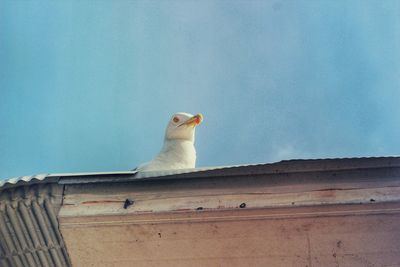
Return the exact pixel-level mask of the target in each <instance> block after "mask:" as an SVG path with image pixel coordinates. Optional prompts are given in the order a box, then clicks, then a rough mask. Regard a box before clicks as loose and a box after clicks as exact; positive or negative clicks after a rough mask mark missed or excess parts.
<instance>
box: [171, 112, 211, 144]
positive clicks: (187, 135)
mask: <svg viewBox="0 0 400 267" xmlns="http://www.w3.org/2000/svg"><path fill="white" fill-rule="evenodd" d="M202 121H203V115H201V114H197V115H192V114H189V113H184V112H178V113H176V114H174V115H173V116H172V117H171V119H170V120H169V122H168V125H167V130H166V132H165V139H167V140H174V139H183V140H188V141H192V142H194V133H195V128H196V126H197V125H199V124H200V123H201V122H202Z"/></svg>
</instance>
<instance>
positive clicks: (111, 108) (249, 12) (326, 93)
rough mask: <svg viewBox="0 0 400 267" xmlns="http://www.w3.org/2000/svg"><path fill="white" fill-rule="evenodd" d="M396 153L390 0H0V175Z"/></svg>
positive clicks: (397, 105) (395, 8)
mask: <svg viewBox="0 0 400 267" xmlns="http://www.w3.org/2000/svg"><path fill="white" fill-rule="evenodd" d="M177 111H186V112H190V113H198V112H201V113H203V114H204V117H205V119H204V123H203V124H202V125H200V126H199V128H198V129H197V140H196V145H197V155H198V161H197V163H198V164H197V165H198V166H213V165H231V164H245V163H261V162H273V161H279V160H282V159H292V158H327V157H358V156H384V155H399V154H400V153H399V151H400V117H399V115H400V1H397V0H396V1H389V0H386V1H366V0H362V1H272V0H271V1H205V0H202V1H186V0H185V1H122V0H118V1H5V0H2V1H0V127H1V129H0V178H6V177H13V176H20V175H31V174H36V173H54V172H78V171H115V170H128V169H132V168H134V167H136V166H137V165H138V164H140V163H142V162H145V161H148V160H150V159H151V158H152V157H153V156H154V155H155V154H156V153H157V152H158V151H159V149H160V147H161V144H162V141H163V136H164V129H165V126H166V123H167V121H168V119H169V118H170V116H171V115H172V114H173V113H174V112H177Z"/></svg>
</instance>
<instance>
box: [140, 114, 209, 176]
mask: <svg viewBox="0 0 400 267" xmlns="http://www.w3.org/2000/svg"><path fill="white" fill-rule="evenodd" d="M202 121H203V115H201V114H197V115H192V114H189V113H184V112H178V113H176V114H174V115H173V116H172V117H171V119H170V121H169V122H168V125H167V129H166V131H165V137H164V145H163V147H162V149H161V151H160V153H158V155H157V156H156V157H155V158H154V159H153V160H152V161H150V162H147V163H144V164H142V165H140V166H139V167H137V169H136V170H137V171H161V170H173V169H191V168H194V167H195V166H196V149H195V147H194V139H195V129H196V126H197V125H199V124H200V123H201V122H202Z"/></svg>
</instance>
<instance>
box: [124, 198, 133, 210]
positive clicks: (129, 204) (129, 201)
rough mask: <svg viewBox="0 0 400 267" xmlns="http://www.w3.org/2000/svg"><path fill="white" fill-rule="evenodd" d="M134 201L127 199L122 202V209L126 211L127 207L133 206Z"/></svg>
mask: <svg viewBox="0 0 400 267" xmlns="http://www.w3.org/2000/svg"><path fill="white" fill-rule="evenodd" d="M134 202H135V201H133V200H132V199H129V198H127V199H126V200H125V202H124V209H127V208H128V207H129V206H131V205H133V203H134Z"/></svg>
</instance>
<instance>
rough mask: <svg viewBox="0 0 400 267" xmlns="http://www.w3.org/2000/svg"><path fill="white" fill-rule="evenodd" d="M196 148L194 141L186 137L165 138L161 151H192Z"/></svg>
mask: <svg viewBox="0 0 400 267" xmlns="http://www.w3.org/2000/svg"><path fill="white" fill-rule="evenodd" d="M193 150H194V144H193V142H192V141H189V140H185V139H165V140H164V145H163V148H162V149H161V152H164V153H167V152H169V151H171V152H181V153H182V152H185V151H188V152H192V151H193Z"/></svg>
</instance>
